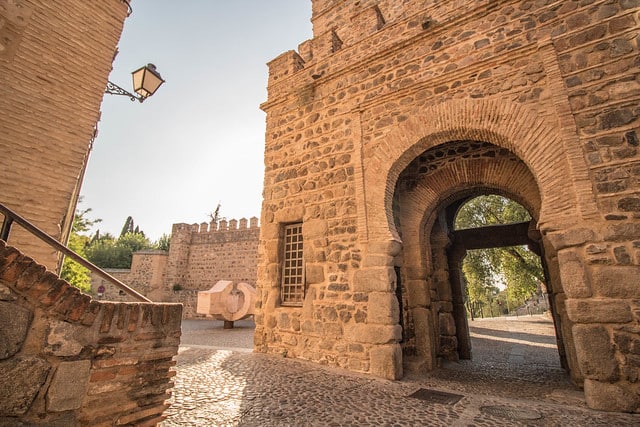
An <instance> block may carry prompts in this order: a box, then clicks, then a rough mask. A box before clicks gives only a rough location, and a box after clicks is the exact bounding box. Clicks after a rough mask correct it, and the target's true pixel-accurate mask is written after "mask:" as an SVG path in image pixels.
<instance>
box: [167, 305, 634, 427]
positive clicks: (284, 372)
mask: <svg viewBox="0 0 640 427" xmlns="http://www.w3.org/2000/svg"><path fill="white" fill-rule="evenodd" d="M470 329H471V335H472V345H473V361H463V362H459V363H453V362H450V363H446V364H444V365H443V366H442V367H441V368H439V369H437V370H435V371H434V372H431V373H429V374H422V375H418V374H412V375H407V376H405V378H403V379H402V380H401V381H387V380H382V379H378V378H373V377H370V376H366V375H359V374H354V373H350V372H347V371H343V370H339V369H334V368H328V367H324V366H320V365H317V364H313V363H310V362H305V361H300V360H293V359H286V358H283V357H278V356H273V355H264V354H257V353H252V352H251V351H252V350H251V349H252V345H253V323H252V322H251V321H250V320H249V321H239V322H236V327H235V328H234V329H227V330H225V329H223V328H222V322H221V321H210V320H200V321H198V320H195V321H194V320H192V321H184V322H183V336H182V344H181V348H180V353H179V355H178V357H177V365H176V370H177V375H176V377H175V388H174V390H173V396H172V398H171V400H170V402H171V403H172V405H171V407H170V408H169V410H168V411H167V413H166V414H167V415H168V418H167V420H166V421H165V422H164V423H163V424H162V425H163V426H164V427H168V426H563V427H564V426H633V425H638V426H640V415H632V414H620V413H607V412H598V411H593V410H590V409H588V408H587V407H586V405H585V402H584V395H583V394H582V392H581V391H580V390H579V389H577V388H576V387H574V386H573V385H572V384H571V383H570V382H569V380H568V378H567V376H566V374H565V373H564V371H563V370H562V369H561V368H560V364H559V361H558V352H557V348H556V345H555V337H554V334H553V324H552V323H551V321H550V320H549V319H548V318H546V317H543V316H527V317H520V318H500V319H477V320H475V321H473V322H470Z"/></svg>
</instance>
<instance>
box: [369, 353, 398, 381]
mask: <svg viewBox="0 0 640 427" xmlns="http://www.w3.org/2000/svg"><path fill="white" fill-rule="evenodd" d="M370 354H371V374H372V375H375V376H377V377H381V378H385V379H388V380H399V379H400V378H402V375H403V372H402V348H401V347H400V344H387V345H380V346H376V347H374V348H372V349H371V352H370Z"/></svg>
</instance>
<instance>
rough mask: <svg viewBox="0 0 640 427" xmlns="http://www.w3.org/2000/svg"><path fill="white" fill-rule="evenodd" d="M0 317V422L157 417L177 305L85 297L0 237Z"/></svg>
mask: <svg viewBox="0 0 640 427" xmlns="http://www.w3.org/2000/svg"><path fill="white" fill-rule="evenodd" d="M0 324H1V325H2V328H0V383H2V384H3V385H4V387H2V389H1V390H0V425H47V426H52V425H58V426H75V425H91V426H112V425H156V424H157V423H159V422H160V421H162V420H163V419H164V417H163V415H162V414H163V411H164V410H165V409H166V408H167V407H168V405H167V404H166V400H167V399H168V397H169V394H168V390H169V389H170V388H171V387H172V386H173V383H172V382H171V378H172V377H173V376H174V375H175V372H174V371H173V370H172V367H173V366H174V364H175V362H174V361H173V356H175V355H176V354H177V352H178V345H179V341H180V334H181V329H180V325H181V306H180V305H177V304H148V303H115V302H99V301H96V300H92V299H91V297H90V296H88V295H85V294H82V293H80V292H79V291H78V290H77V289H76V288H74V287H72V286H70V285H69V284H68V283H66V282H64V281H63V280H61V279H59V278H58V276H56V275H55V274H53V273H51V272H50V271H47V270H46V269H45V267H44V266H43V265H41V264H38V263H37V262H35V261H34V260H32V259H31V258H29V257H27V256H25V255H23V254H22V253H21V252H20V251H18V250H17V249H15V248H12V247H9V246H6V244H5V243H4V242H3V241H0ZM9 385H10V386H9Z"/></svg>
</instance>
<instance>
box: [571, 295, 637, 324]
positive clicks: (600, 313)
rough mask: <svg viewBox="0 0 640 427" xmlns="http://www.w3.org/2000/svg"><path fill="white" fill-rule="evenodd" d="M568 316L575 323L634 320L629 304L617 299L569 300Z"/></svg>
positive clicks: (625, 321)
mask: <svg viewBox="0 0 640 427" xmlns="http://www.w3.org/2000/svg"><path fill="white" fill-rule="evenodd" d="M565 306H566V309H567V315H568V316H569V319H570V320H571V321H572V322H575V323H627V322H631V321H632V320H633V313H632V312H631V307H630V306H629V302H628V301H625V300H616V299H602V298H598V299H595V298H593V299H569V298H568V299H567V300H566V301H565Z"/></svg>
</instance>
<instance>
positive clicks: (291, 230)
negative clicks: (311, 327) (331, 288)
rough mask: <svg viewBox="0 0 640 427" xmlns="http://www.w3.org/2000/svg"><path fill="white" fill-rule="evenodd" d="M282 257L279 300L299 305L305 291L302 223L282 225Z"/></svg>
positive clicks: (286, 303)
mask: <svg viewBox="0 0 640 427" xmlns="http://www.w3.org/2000/svg"><path fill="white" fill-rule="evenodd" d="M282 259H283V264H282V283H281V285H280V301H281V303H282V305H290V306H301V305H302V302H303V300H304V292H305V278H304V259H303V239H302V223H296V224H289V225H286V226H285V227H284V254H283V258H282Z"/></svg>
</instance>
